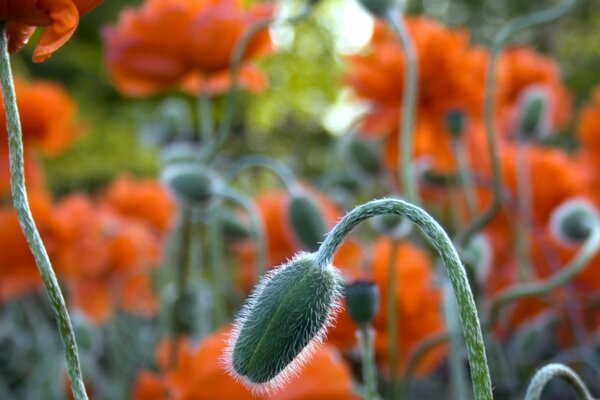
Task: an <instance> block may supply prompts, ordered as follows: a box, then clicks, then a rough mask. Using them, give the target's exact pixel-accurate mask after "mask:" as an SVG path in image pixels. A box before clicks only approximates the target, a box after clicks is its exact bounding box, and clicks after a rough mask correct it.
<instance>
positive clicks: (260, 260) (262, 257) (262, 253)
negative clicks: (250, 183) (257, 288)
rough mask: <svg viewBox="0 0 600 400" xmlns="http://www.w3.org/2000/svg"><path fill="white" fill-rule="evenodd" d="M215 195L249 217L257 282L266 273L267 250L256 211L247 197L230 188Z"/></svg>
mask: <svg viewBox="0 0 600 400" xmlns="http://www.w3.org/2000/svg"><path fill="white" fill-rule="evenodd" d="M217 194H220V195H221V196H223V197H225V198H227V199H229V200H232V201H234V202H235V203H237V204H239V205H240V206H242V207H243V208H244V209H245V210H246V212H247V213H248V215H249V216H250V220H251V222H252V227H253V236H254V242H255V244H256V254H257V257H256V279H257V282H258V280H259V278H260V277H261V276H263V275H264V273H265V272H266V267H267V250H266V244H265V234H264V229H263V225H262V222H261V221H260V217H259V215H260V214H259V212H258V210H257V209H256V206H255V205H254V203H253V202H252V200H251V199H250V198H249V197H248V196H246V195H245V194H243V193H241V192H239V191H237V190H235V189H233V188H231V187H227V188H224V189H221V190H219V191H218V192H217Z"/></svg>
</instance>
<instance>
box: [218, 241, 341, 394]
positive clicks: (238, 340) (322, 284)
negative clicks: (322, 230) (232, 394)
mask: <svg viewBox="0 0 600 400" xmlns="http://www.w3.org/2000/svg"><path fill="white" fill-rule="evenodd" d="M340 291H341V277H340V276H339V275H338V273H337V271H336V270H335V268H334V267H333V266H331V265H329V266H326V267H322V266H320V265H317V263H316V261H315V254H314V253H300V254H299V255H297V256H296V257H295V258H294V259H292V260H291V261H289V262H288V263H287V264H284V265H283V266H281V267H279V268H277V269H276V270H274V271H271V272H269V273H268V274H267V275H266V276H265V277H264V278H263V279H262V280H261V282H260V283H259V285H258V286H257V287H256V288H255V290H254V292H253V293H252V295H251V296H250V298H249V299H248V301H247V302H246V304H245V305H244V306H243V308H242V310H241V311H240V313H239V315H238V317H237V318H236V320H235V323H234V328H233V333H232V336H231V338H230V340H229V342H228V345H227V348H226V351H225V361H226V363H227V367H228V370H229V372H230V374H231V375H232V376H233V377H234V378H235V379H237V380H239V381H241V382H242V383H244V384H245V385H246V386H247V387H249V388H250V389H251V390H252V391H253V392H255V393H267V392H269V391H271V390H274V389H277V388H279V387H281V386H282V385H283V384H284V383H285V382H286V380H287V379H288V378H289V377H290V376H291V375H293V374H294V373H295V372H297V370H298V368H300V367H301V366H302V365H303V364H304V363H305V362H306V361H307V360H308V358H309V357H310V354H311V350H312V349H313V348H314V347H315V344H317V343H319V342H321V341H322V340H323V337H324V336H325V333H326V330H327V328H328V326H329V325H330V324H331V321H332V319H333V318H334V315H335V314H336V312H337V309H338V299H339V297H340Z"/></svg>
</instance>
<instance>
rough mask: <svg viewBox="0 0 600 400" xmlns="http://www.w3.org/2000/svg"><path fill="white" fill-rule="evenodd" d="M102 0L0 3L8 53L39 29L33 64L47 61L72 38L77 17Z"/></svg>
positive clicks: (46, 0) (77, 22)
mask: <svg viewBox="0 0 600 400" xmlns="http://www.w3.org/2000/svg"><path fill="white" fill-rule="evenodd" d="M101 1H102V0H19V1H15V0H1V1H0V20H2V21H5V22H6V32H7V34H8V46H9V51H10V52H11V53H14V52H16V51H19V50H20V49H21V48H22V47H23V46H25V44H27V41H28V40H29V38H30V37H31V35H32V34H33V32H34V30H35V28H36V27H41V28H42V29H43V30H42V34H41V35H40V38H39V40H38V42H37V44H36V46H35V50H34V52H33V61H34V62H41V61H44V60H45V59H47V58H48V57H50V56H51V55H52V53H54V52H55V51H56V50H58V49H59V48H60V47H61V46H62V45H64V44H65V43H66V42H67V41H68V40H69V39H70V38H71V36H73V33H74V32H75V29H76V28H77V25H78V24H79V18H80V17H81V16H82V15H84V14H85V13H87V12H89V11H90V10H91V9H92V8H94V7H96V6H97V5H98V4H100V2H101Z"/></svg>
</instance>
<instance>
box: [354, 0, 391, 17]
mask: <svg viewBox="0 0 600 400" xmlns="http://www.w3.org/2000/svg"><path fill="white" fill-rule="evenodd" d="M359 1H360V4H362V6H363V7H364V8H365V9H366V10H367V11H368V12H370V13H371V14H372V15H373V16H374V17H379V18H385V17H386V15H387V13H389V12H390V10H393V9H394V8H395V7H397V6H398V0H359Z"/></svg>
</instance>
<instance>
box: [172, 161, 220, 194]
mask: <svg viewBox="0 0 600 400" xmlns="http://www.w3.org/2000/svg"><path fill="white" fill-rule="evenodd" d="M162 179H163V181H164V182H165V184H166V185H167V187H168V188H169V189H170V190H171V191H172V192H173V194H174V195H175V197H176V198H177V199H178V200H179V201H182V202H184V203H189V204H197V203H203V202H206V201H208V200H209V199H210V198H211V196H212V195H213V193H214V191H215V186H216V185H217V183H216V182H217V178H216V176H214V174H212V173H211V172H210V171H208V170H207V169H206V168H204V167H202V166H201V165H199V164H195V163H180V164H173V165H169V166H168V167H167V168H165V170H164V171H163V174H162Z"/></svg>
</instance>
